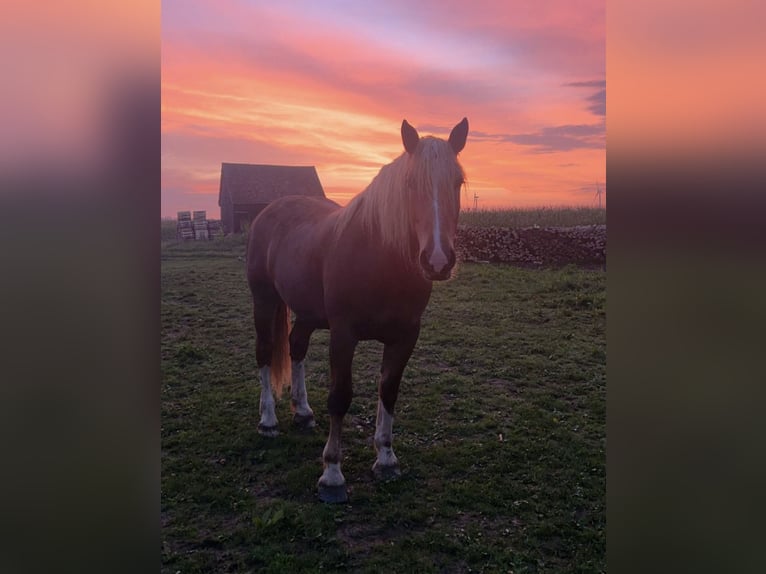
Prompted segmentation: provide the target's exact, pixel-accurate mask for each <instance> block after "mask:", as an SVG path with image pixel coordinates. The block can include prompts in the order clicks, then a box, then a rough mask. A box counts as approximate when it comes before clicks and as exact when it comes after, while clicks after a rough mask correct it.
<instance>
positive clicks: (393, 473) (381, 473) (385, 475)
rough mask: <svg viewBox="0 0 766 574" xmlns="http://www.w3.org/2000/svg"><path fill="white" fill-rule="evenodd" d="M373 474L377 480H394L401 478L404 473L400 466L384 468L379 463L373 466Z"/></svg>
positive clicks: (394, 465)
mask: <svg viewBox="0 0 766 574" xmlns="http://www.w3.org/2000/svg"><path fill="white" fill-rule="evenodd" d="M372 472H373V474H374V475H375V478H377V479H378V480H393V479H395V478H399V477H400V476H401V475H402V471H401V470H400V469H399V465H398V464H392V465H390V466H383V465H382V464H378V463H377V462H376V463H375V464H374V465H372Z"/></svg>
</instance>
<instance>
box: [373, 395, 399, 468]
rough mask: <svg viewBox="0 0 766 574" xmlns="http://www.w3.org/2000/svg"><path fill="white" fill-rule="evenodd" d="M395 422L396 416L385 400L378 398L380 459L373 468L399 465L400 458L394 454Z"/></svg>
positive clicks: (377, 449)
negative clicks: (389, 410)
mask: <svg viewBox="0 0 766 574" xmlns="http://www.w3.org/2000/svg"><path fill="white" fill-rule="evenodd" d="M393 423H394V417H393V416H391V415H390V414H388V411H387V410H386V407H384V406H383V402H382V401H381V400H380V399H378V418H377V420H376V421H375V451H376V452H377V453H378V459H377V460H376V461H375V465H374V466H373V468H375V467H377V466H397V465H398V464H399V460H398V459H397V458H396V455H395V454H394V449H393V447H392V446H391V444H392V432H391V427H392V426H393Z"/></svg>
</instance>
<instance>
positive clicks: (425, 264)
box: [247, 118, 468, 502]
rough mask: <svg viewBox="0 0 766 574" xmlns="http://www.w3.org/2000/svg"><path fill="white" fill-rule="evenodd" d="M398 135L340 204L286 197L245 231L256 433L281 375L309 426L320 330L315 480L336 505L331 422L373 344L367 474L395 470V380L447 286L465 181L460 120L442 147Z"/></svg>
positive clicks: (267, 428)
mask: <svg viewBox="0 0 766 574" xmlns="http://www.w3.org/2000/svg"><path fill="white" fill-rule="evenodd" d="M401 133H402V141H403V143H404V149H405V151H404V153H402V154H401V155H400V156H399V157H398V158H397V159H395V160H394V161H393V162H392V163H390V164H388V165H386V166H384V167H383V168H382V169H381V170H380V172H379V173H378V175H377V176H375V178H374V179H373V180H372V182H371V183H370V184H369V186H368V187H367V188H366V189H365V190H364V191H363V192H362V193H360V194H359V195H357V196H356V197H355V198H354V199H353V200H352V201H351V202H350V203H349V204H348V205H347V206H346V207H340V206H339V205H338V204H336V203H335V202H333V201H330V200H328V199H324V198H321V199H320V198H312V197H302V196H286V197H283V198H280V199H277V200H275V201H273V202H272V203H271V204H269V206H268V207H266V208H265V209H264V210H263V211H262V212H261V213H260V214H259V215H258V217H257V218H256V219H255V220H254V221H253V223H252V226H251V229H250V239H249V243H248V248H247V280H248V283H249V285H250V291H251V293H252V296H253V316H254V319H255V331H256V361H257V363H258V368H259V370H260V377H261V397H260V415H261V420H260V423H259V424H258V431H259V432H260V433H261V434H262V435H265V436H276V435H277V418H276V414H275V410H274V394H273V393H275V394H276V395H277V396H279V395H280V394H281V390H282V386H283V385H284V384H285V383H286V382H287V381H288V380H289V381H290V383H291V399H292V401H291V404H292V409H293V413H294V422H295V423H297V424H298V425H300V426H303V427H312V426H314V413H313V411H312V410H311V407H310V406H309V404H308V401H307V396H306V386H305V382H304V366H303V361H304V357H305V356H306V350H307V348H308V344H309V339H310V337H311V334H312V333H313V331H314V330H315V329H329V330H330V392H329V395H328V398H327V409H328V411H329V414H330V433H329V436H328V438H327V444H326V446H325V448H324V451H323V453H322V456H323V460H324V472H323V473H322V476H321V477H320V478H319V483H318V489H319V496H320V499H321V500H323V501H325V502H344V501H346V500H347V494H346V486H345V484H346V481H345V478H344V477H343V474H342V473H341V469H340V463H341V440H340V439H341V427H342V425H343V417H344V415H345V414H346V411H348V408H349V405H350V404H351V396H352V387H351V361H352V359H353V356H354V350H355V348H356V345H357V342H358V341H361V340H370V339H375V340H378V341H380V342H382V343H383V344H384V350H383V363H382V366H381V377H380V382H379V386H378V397H379V398H378V411H377V421H376V426H375V440H374V443H375V451H376V453H377V459H376V461H375V464H374V465H373V471H374V472H375V474H376V476H378V477H393V476H397V475H398V474H399V461H398V460H397V458H396V455H395V454H394V451H393V448H392V446H391V427H392V423H393V415H394V405H395V404H396V398H397V395H398V392H399V382H400V381H401V379H402V373H403V372H404V367H405V366H406V364H407V361H408V360H409V358H410V355H411V354H412V350H413V348H414V347H415V343H416V341H417V339H418V334H419V332H420V318H421V315H422V314H423V311H424V310H425V308H426V305H427V304H428V299H429V297H430V296H431V282H432V281H442V280H444V279H448V278H449V277H450V275H451V272H452V268H453V267H454V265H455V249H454V240H455V232H456V230H457V220H458V212H459V211H460V188H461V186H462V185H463V183H464V180H465V175H464V173H463V169H462V167H461V166H460V164H459V163H458V160H457V155H458V153H459V152H460V151H461V150H462V149H463V147H464V146H465V141H466V137H467V136H468V120H467V119H466V118H463V120H462V121H461V122H460V123H459V124H457V125H456V126H455V127H454V128H453V129H452V132H451V133H450V136H449V139H448V140H447V141H445V140H443V139H438V138H435V137H431V136H426V137H423V138H421V137H420V136H419V135H418V132H417V131H416V130H415V128H413V127H412V126H411V125H410V124H408V123H407V120H404V122H402V129H401ZM290 310H292V311H293V312H294V313H295V322H294V324H293V326H292V329H290V324H289V319H290ZM272 391H273V393H272Z"/></svg>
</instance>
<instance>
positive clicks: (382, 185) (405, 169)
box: [335, 136, 465, 259]
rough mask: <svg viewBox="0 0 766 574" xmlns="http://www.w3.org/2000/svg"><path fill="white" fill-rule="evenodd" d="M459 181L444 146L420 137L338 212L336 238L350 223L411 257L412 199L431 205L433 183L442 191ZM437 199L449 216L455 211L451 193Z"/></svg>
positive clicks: (456, 204)
mask: <svg viewBox="0 0 766 574" xmlns="http://www.w3.org/2000/svg"><path fill="white" fill-rule="evenodd" d="M464 180H465V173H464V172H463V168H462V167H461V166H460V163H458V161H457V158H456V157H455V153H454V152H453V151H452V149H451V148H450V145H449V143H447V142H446V141H444V140H442V139H438V138H435V137H432V136H425V137H422V138H420V142H419V143H418V147H417V149H416V150H415V153H414V154H412V155H410V154H408V153H407V152H404V153H403V154H402V155H400V156H399V157H398V158H396V159H395V160H394V161H393V162H391V163H389V164H388V165H385V166H383V167H382V168H381V169H380V171H379V172H378V174H377V175H376V176H375V178H374V179H373V180H372V181H371V182H370V184H369V185H368V186H367V187H366V188H365V190H364V191H362V192H361V193H360V194H358V195H357V196H356V197H354V199H352V200H351V201H350V202H349V204H348V205H347V206H346V207H345V208H343V209H342V210H341V213H340V214H339V216H338V220H337V221H336V224H335V231H336V237H340V236H341V234H342V232H343V231H344V230H345V229H346V227H348V225H349V224H350V223H351V222H352V221H356V222H357V223H358V224H359V225H360V227H361V228H362V229H363V230H364V231H365V232H367V233H370V234H372V235H374V236H376V237H378V238H379V240H380V241H381V243H382V244H383V245H385V246H388V247H391V248H392V249H394V250H395V251H397V252H399V253H400V254H401V255H402V256H403V257H404V258H405V259H412V257H413V254H412V252H411V244H410V238H411V234H412V229H413V224H414V222H413V217H412V216H413V212H412V210H413V205H414V202H413V200H414V199H420V198H423V197H425V198H428V199H429V201H432V200H433V188H434V184H437V185H439V187H442V185H443V184H445V183H446V184H447V185H448V186H449V189H452V186H454V184H455V183H456V182H458V181H461V182H462V181H464ZM440 184H442V185H440ZM439 201H440V202H441V204H442V205H443V206H444V207H445V208H446V209H450V210H454V213H457V212H458V210H459V208H460V205H459V204H460V196H459V195H457V194H451V193H443V194H441V195H440V197H439Z"/></svg>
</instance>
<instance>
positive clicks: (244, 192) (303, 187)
mask: <svg viewBox="0 0 766 574" xmlns="http://www.w3.org/2000/svg"><path fill="white" fill-rule="evenodd" d="M224 194H228V195H229V196H230V197H231V201H232V203H235V204H251V203H268V202H270V201H271V200H273V199H276V198H278V197H282V196H284V195H308V196H313V197H325V194H324V190H323V189H322V184H321V183H320V182H319V176H318V175H317V172H316V169H315V168H314V166H312V165H309V166H287V165H255V164H249V163H222V164H221V187H220V190H219V195H218V205H221V200H222V198H223V196H224Z"/></svg>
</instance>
